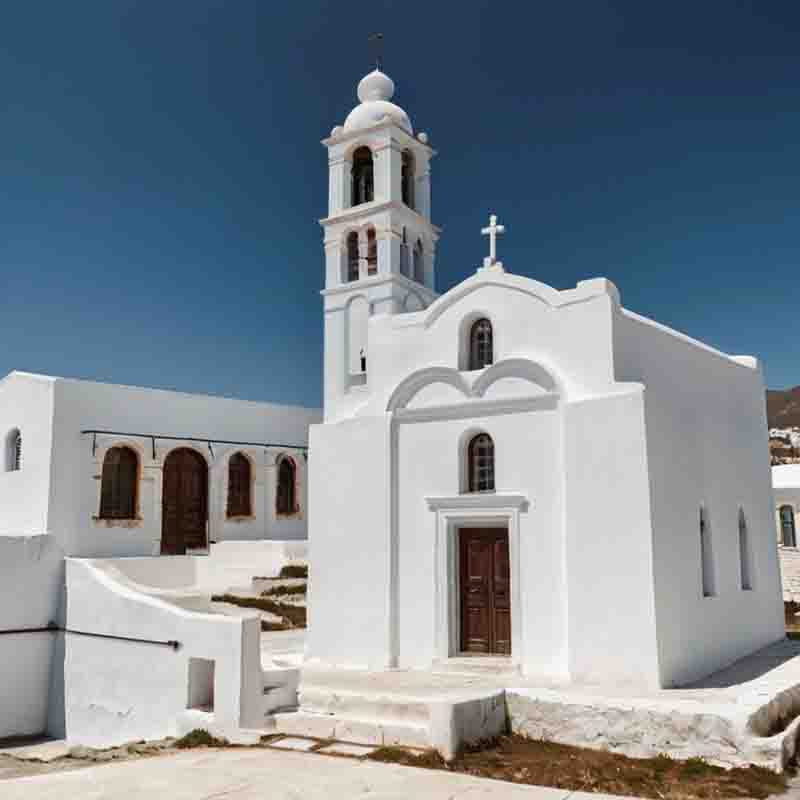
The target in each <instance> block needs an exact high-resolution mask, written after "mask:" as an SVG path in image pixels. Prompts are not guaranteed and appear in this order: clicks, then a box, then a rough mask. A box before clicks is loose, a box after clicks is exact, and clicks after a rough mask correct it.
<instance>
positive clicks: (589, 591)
mask: <svg viewBox="0 0 800 800" xmlns="http://www.w3.org/2000/svg"><path fill="white" fill-rule="evenodd" d="M393 90H394V87H393V84H392V82H391V80H390V79H389V78H388V77H387V76H385V75H384V74H383V73H381V72H378V71H375V72H373V73H371V74H370V75H368V76H366V77H365V78H364V79H363V80H362V81H361V83H360V84H359V87H358V96H359V100H360V104H359V105H358V106H357V107H356V108H355V109H354V110H353V111H352V112H351V114H350V115H349V116H348V118H347V120H346V121H345V123H344V125H343V126H337V127H336V128H334V129H333V131H332V133H331V136H330V137H329V138H328V139H326V140H324V142H323V144H324V145H325V146H326V147H327V150H328V155H329V175H330V180H329V214H328V216H327V217H326V218H325V219H323V220H322V226H323V229H324V248H325V255H326V283H325V289H324V291H323V293H322V294H323V298H324V307H325V373H324V379H325V418H324V422H323V423H321V424H318V425H314V426H312V428H311V433H310V448H311V459H310V463H309V467H310V474H309V483H310V508H309V514H310V528H309V539H310V542H309V544H310V555H311V561H312V565H313V575H312V578H313V580H312V583H311V587H310V597H309V604H310V608H309V618H310V629H309V638H308V645H307V657H308V658H309V659H312V660H316V661H319V662H322V663H327V664H334V665H341V666H352V667H369V668H386V667H400V668H429V667H430V666H432V665H437V664H440V665H441V664H447V663H451V662H453V660H455V663H459V662H460V659H462V658H463V657H465V656H469V657H470V658H471V659H474V658H478V659H480V658H484V659H487V661H486V663H487V664H493V665H496V666H497V668H503V667H507V668H510V669H512V670H519V671H520V672H521V673H523V674H525V675H528V676H532V677H538V678H542V679H545V680H550V681H554V682H570V681H571V682H596V683H618V684H630V685H640V686H647V687H668V686H675V685H680V684H684V683H687V682H690V681H693V680H695V679H697V678H700V677H701V676H703V675H706V674H708V673H710V672H712V671H714V670H715V669H718V668H720V667H722V666H725V665H726V664H729V663H731V662H733V661H734V660H736V659H738V658H740V657H742V656H744V655H746V654H748V653H750V652H752V651H754V650H756V649H758V648H760V647H763V646H765V645H767V644H770V643H771V642H774V641H776V640H778V639H780V638H782V637H783V635H784V631H783V615H782V607H781V591H780V575H779V570H778V560H777V553H776V545H775V536H774V527H773V526H774V522H773V508H772V499H771V486H770V470H769V463H768V458H767V453H766V448H765V446H764V439H765V433H764V431H765V428H766V422H765V409H764V384H763V377H762V373H761V370H760V368H759V365H758V363H757V362H756V360H755V359H753V358H751V357H747V356H729V355H726V354H724V353H721V352H719V351H717V350H714V349H713V348H711V347H708V346H706V345H704V344H702V343H701V342H698V341H696V340H693V339H691V338H689V337H687V336H685V335H683V334H680V333H678V332H676V331H674V330H671V329H669V328H667V327H664V326H662V325H659V324H658V323H656V322H653V321H651V320H648V319H645V318H644V317H641V316H639V315H637V314H635V313H633V312H631V311H629V310H627V309H625V308H624V307H623V306H622V305H621V301H620V295H619V292H618V290H617V288H616V287H615V286H614V285H613V284H612V283H611V282H609V281H608V280H606V279H603V278H597V279H592V280H586V281H581V282H580V283H578V285H577V286H576V287H574V288H571V289H566V290H557V289H554V288H552V287H550V286H547V285H545V284H543V283H540V282H538V281H536V280H532V279H530V278H526V277H521V276H517V275H514V274H511V273H510V272H508V271H506V269H505V268H504V267H503V265H502V263H501V262H500V261H498V259H497V257H496V247H497V245H496V237H497V236H498V235H499V233H501V232H502V226H498V225H497V222H496V220H495V219H494V218H492V219H491V220H490V225H489V226H488V228H486V229H484V231H483V232H484V233H486V234H487V235H488V236H489V238H490V255H489V256H488V257H487V258H486V259H484V261H483V265H482V266H481V267H480V268H479V269H478V270H477V272H476V273H475V274H473V275H471V276H470V277H468V278H466V279H465V280H464V281H463V282H462V283H460V284H458V285H457V286H455V287H454V288H452V289H450V290H449V291H447V292H446V293H445V294H443V295H441V296H439V295H437V294H436V292H435V290H434V276H435V250H436V243H437V240H438V237H439V234H440V231H439V229H438V228H437V227H436V226H435V225H434V224H433V223H432V221H431V203H430V175H431V171H430V164H431V159H432V157H433V156H434V155H435V153H434V151H433V150H432V149H431V147H430V145H429V143H428V137H427V136H426V135H425V134H424V133H418V134H417V135H414V132H413V130H412V126H411V122H410V120H409V117H408V115H407V114H406V113H405V111H403V110H402V109H401V108H399V107H398V106H397V105H395V104H394V103H392V102H391V99H392V95H393ZM356 621H357V622H356Z"/></svg>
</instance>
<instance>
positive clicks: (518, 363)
mask: <svg viewBox="0 0 800 800" xmlns="http://www.w3.org/2000/svg"><path fill="white" fill-rule="evenodd" d="M503 378H519V379H521V380H524V381H528V382H529V383H533V384H535V385H537V386H541V387H542V388H543V389H544V390H545V391H547V392H549V393H551V394H558V395H563V394H564V387H563V386H562V385H561V383H560V381H559V380H558V379H557V378H556V377H555V375H553V373H552V372H551V371H550V370H548V369H546V368H545V367H543V366H542V365H541V364H539V363H538V362H536V361H531V360H530V359H527V358H507V359H505V360H504V361H498V362H497V363H496V364H492V366H490V367H487V368H486V370H484V371H483V372H482V373H481V374H480V375H479V376H478V377H477V378H476V379H475V382H474V383H473V384H472V393H473V394H474V395H475V396H476V397H483V395H485V394H486V392H487V390H488V389H489V388H490V387H491V386H492V384H494V383H496V382H497V381H499V380H502V379H503Z"/></svg>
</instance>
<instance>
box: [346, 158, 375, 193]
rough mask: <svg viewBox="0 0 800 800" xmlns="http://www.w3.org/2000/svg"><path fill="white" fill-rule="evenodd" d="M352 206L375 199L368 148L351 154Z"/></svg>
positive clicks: (372, 170) (372, 172)
mask: <svg viewBox="0 0 800 800" xmlns="http://www.w3.org/2000/svg"><path fill="white" fill-rule="evenodd" d="M351 174H352V177H353V190H352V194H351V197H352V199H353V205H354V206H359V205H361V204H362V203H369V202H371V201H372V200H374V199H375V180H374V169H373V164H372V151H371V150H370V149H369V147H359V148H358V149H357V150H356V151H355V152H354V153H353V169H352V173H351Z"/></svg>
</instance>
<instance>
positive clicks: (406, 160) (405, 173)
mask: <svg viewBox="0 0 800 800" xmlns="http://www.w3.org/2000/svg"><path fill="white" fill-rule="evenodd" d="M400 185H401V193H402V198H403V202H404V203H405V204H406V205H407V206H408V207H409V208H414V156H413V154H412V153H411V151H410V150H403V166H402V169H401V180H400Z"/></svg>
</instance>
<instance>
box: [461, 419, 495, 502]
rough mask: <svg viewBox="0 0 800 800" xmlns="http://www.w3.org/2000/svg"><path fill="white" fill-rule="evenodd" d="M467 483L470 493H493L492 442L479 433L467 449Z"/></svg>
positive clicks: (486, 435) (484, 434)
mask: <svg viewBox="0 0 800 800" xmlns="http://www.w3.org/2000/svg"><path fill="white" fill-rule="evenodd" d="M467 483H468V488H469V491H470V492H493V491H494V442H493V441H492V437H491V436H489V434H488V433H479V434H478V435H477V436H475V437H474V438H473V439H472V441H470V443H469V447H468V448H467Z"/></svg>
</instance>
